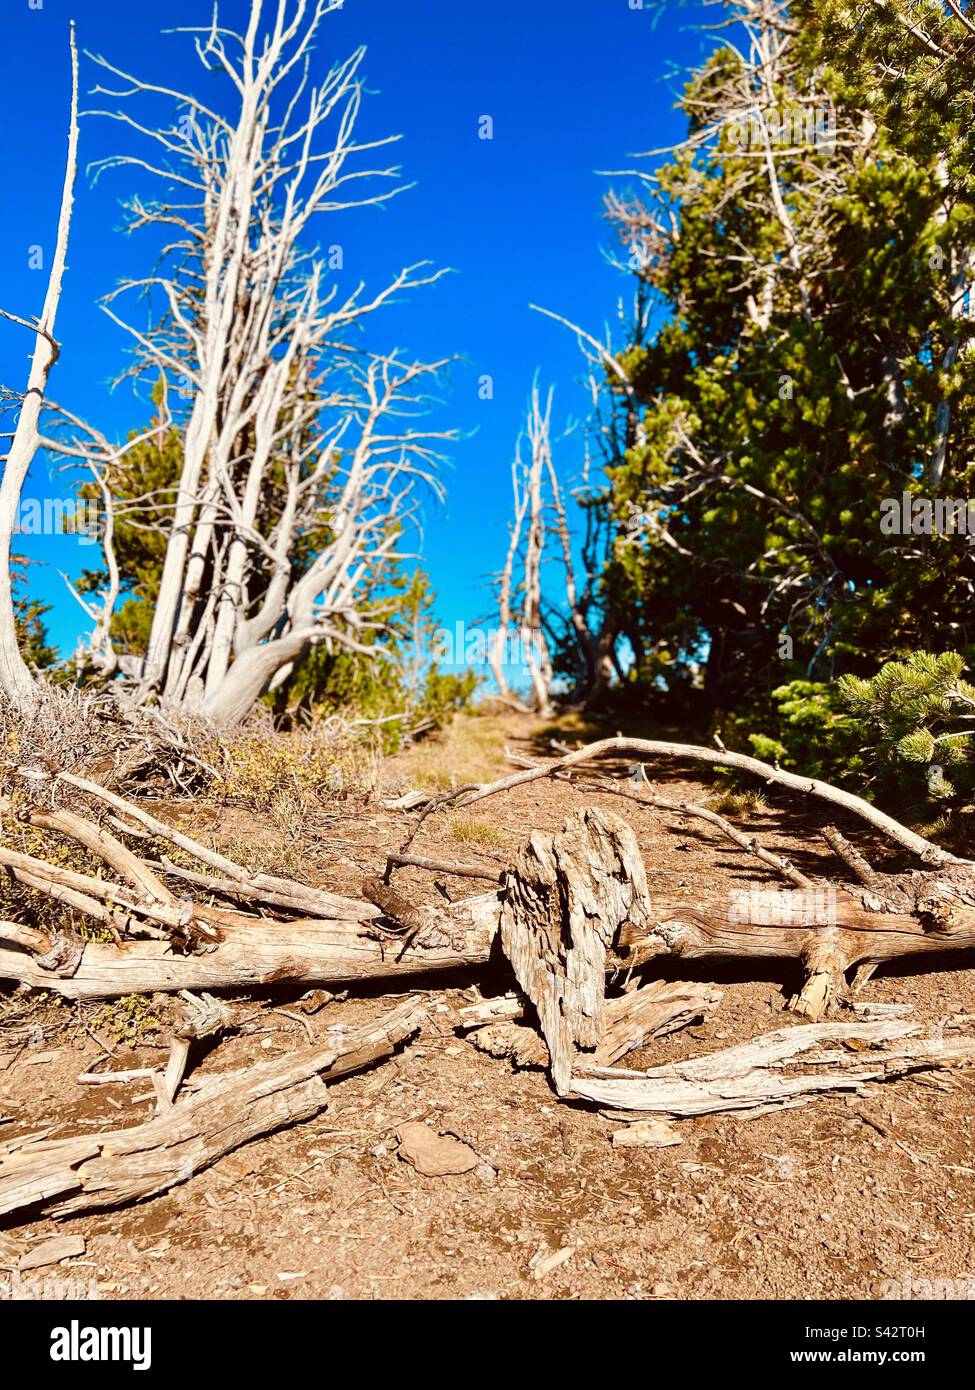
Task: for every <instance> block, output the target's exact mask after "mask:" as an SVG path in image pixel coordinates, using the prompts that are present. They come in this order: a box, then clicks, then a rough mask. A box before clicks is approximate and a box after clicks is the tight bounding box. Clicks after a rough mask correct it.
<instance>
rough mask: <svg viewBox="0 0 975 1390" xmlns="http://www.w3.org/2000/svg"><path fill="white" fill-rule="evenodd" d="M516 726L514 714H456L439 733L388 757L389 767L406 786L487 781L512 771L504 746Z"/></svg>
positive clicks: (436, 786)
mask: <svg viewBox="0 0 975 1390" xmlns="http://www.w3.org/2000/svg"><path fill="white" fill-rule="evenodd" d="M523 725H524V717H523V716H522V717H521V726H522V727H523ZM518 729H519V716H518V715H517V714H508V713H505V714H478V713H475V714H472V715H470V714H458V715H455V717H454V719H453V722H452V723H451V724H449V725H448V726H447V727H446V728H445V729H443V730H441V732H440V733H438V734H436V735H434V736H433V737H431V738H428V739H425V740H424V741H423V742H422V743H418V744H416V745H415V746H414V747H412V748H410V749H407V750H406V751H405V752H404V753H401V754H398V755H397V756H396V757H395V758H393V759H391V760H390V766H391V767H392V768H394V769H395V771H396V772H397V773H398V774H400V775H401V777H402V779H403V781H404V783H405V784H406V785H407V786H411V787H420V788H421V789H423V790H429V789H431V788H433V789H435V790H436V791H450V790H451V789H452V788H454V787H462V786H464V785H465V784H466V783H467V782H489V781H492V780H493V779H494V778H496V777H503V776H504V774H505V773H506V772H511V771H512V768H511V765H510V763H507V762H505V757H504V747H505V744H506V742H508V740H509V739H510V738H511V737H512V736H513V735H514V734H515V733H516V732H517V730H518Z"/></svg>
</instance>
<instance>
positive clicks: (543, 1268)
mask: <svg viewBox="0 0 975 1390" xmlns="http://www.w3.org/2000/svg"><path fill="white" fill-rule="evenodd" d="M575 1253H576V1247H575V1246H574V1245H563V1246H562V1249H561V1250H553V1251H552V1253H551V1255H546V1256H545V1257H544V1259H541V1260H539V1262H538V1264H537V1265H535V1267H534V1268H533V1270H532V1278H533V1279H544V1278H545V1276H546V1274H551V1273H552V1270H553V1269H558V1268H559V1266H560V1265H564V1264H565V1262H566V1260H571V1259H572V1256H573V1255H574V1254H575Z"/></svg>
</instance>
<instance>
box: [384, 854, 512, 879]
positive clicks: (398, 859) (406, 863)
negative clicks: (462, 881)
mask: <svg viewBox="0 0 975 1390" xmlns="http://www.w3.org/2000/svg"><path fill="white" fill-rule="evenodd" d="M400 868H414V869H429V870H430V872H431V873H434V874H452V875H453V876H454V877H455V878H481V879H488V880H489V881H491V882H493V883H497V881H498V879H499V877H500V876H501V870H500V869H479V868H478V867H477V866H476V865H475V864H457V863H455V862H454V861H453V860H449V859H428V858H427V857H426V856H425V855H421V854H390V855H387V857H386V873H387V875H388V874H389V873H390V872H391V871H392V870H393V869H400Z"/></svg>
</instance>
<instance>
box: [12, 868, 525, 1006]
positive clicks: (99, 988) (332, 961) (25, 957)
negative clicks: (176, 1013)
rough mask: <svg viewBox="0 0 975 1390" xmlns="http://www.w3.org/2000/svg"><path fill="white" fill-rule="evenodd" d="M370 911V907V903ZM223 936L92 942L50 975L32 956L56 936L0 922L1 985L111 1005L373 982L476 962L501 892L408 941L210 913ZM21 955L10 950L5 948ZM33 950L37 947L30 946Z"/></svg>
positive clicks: (352, 926)
mask: <svg viewBox="0 0 975 1390" xmlns="http://www.w3.org/2000/svg"><path fill="white" fill-rule="evenodd" d="M363 907H364V908H371V904H368V903H364V904H363ZM206 913H207V919H208V920H209V921H211V922H219V930H220V935H221V939H220V940H219V941H217V942H214V943H213V944H212V945H208V946H205V947H204V948H203V949H197V950H189V949H186V950H181V949H179V948H178V945H177V944H175V943H173V942H170V941H123V942H121V944H119V945H116V944H113V943H111V942H101V941H86V942H84V943H79V944H80V947H81V949H80V955H79V957H78V960H77V965H76V968H75V969H74V972H73V974H71V975H70V976H67V977H65V976H62V975H58V974H56V973H54V972H53V971H52V970H50V969H45V968H44V967H43V966H42V965H41V964H40V962H39V957H38V955H37V954H35V952H36V951H44V950H50V949H51V947H52V946H53V944H54V940H53V938H52V937H50V936H48V935H47V934H46V933H43V932H35V931H30V934H29V936H28V935H25V928H23V927H22V926H20V924H19V923H15V922H3V921H0V979H12V980H19V981H21V982H23V983H24V984H28V985H33V986H34V987H35V988H37V989H50V990H55V991H57V992H58V993H60V994H62V995H64V997H65V998H67V999H111V998H114V997H117V996H118V995H123V994H151V993H153V992H155V991H158V992H160V993H175V992H177V991H179V990H191V991H193V992H194V993H199V992H200V991H207V992H210V993H212V992H213V991H214V990H221V989H253V988H256V987H260V986H265V985H270V984H279V983H282V982H289V983H295V984H308V985H313V984H323V983H330V984H338V985H351V984H356V983H359V982H361V981H362V980H370V979H385V978H388V977H390V976H404V975H416V974H424V973H426V972H427V971H430V970H449V969H456V968H457V967H458V966H464V965H468V966H471V965H480V964H483V963H484V962H485V961H486V960H487V959H488V955H489V953H490V950H491V942H492V940H493V938H494V935H495V932H496V931H497V926H498V918H499V916H500V904H499V901H498V895H497V894H496V893H488V894H486V895H484V896H482V897H477V898H467V899H465V900H464V901H462V902H458V903H451V904H445V905H444V906H443V908H441V909H439V910H438V915H437V919H436V920H437V925H435V926H432V927H430V928H429V930H427V931H425V932H422V933H419V934H417V935H416V936H415V937H414V938H413V939H412V940H411V941H410V942H409V943H408V944H407V945H406V948H405V950H404V948H403V942H402V940H397V939H396V938H395V937H393V938H392V939H391V938H389V937H386V936H383V935H382V934H381V932H380V930H379V929H378V927H377V926H376V924H375V923H372V922H368V921H366V922H353V921H345V922H343V921H338V920H326V919H323V918H304V919H302V918H299V919H296V920H294V921H290V922H279V921H272V920H269V919H266V918H259V917H244V916H243V915H241V914H239V913H225V912H220V913H219V914H218V913H217V910H216V909H213V908H210V909H206ZM8 942H10V943H13V944H14V945H15V946H16V947H19V948H21V949H7V944H6V943H8ZM32 948H33V949H32Z"/></svg>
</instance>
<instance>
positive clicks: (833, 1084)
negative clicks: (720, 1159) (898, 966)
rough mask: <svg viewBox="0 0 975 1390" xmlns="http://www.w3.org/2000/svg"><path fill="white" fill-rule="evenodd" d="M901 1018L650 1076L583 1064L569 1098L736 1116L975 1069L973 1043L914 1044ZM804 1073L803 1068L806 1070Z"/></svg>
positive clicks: (818, 1031)
mask: <svg viewBox="0 0 975 1390" xmlns="http://www.w3.org/2000/svg"><path fill="white" fill-rule="evenodd" d="M919 1031H920V1030H919V1028H918V1026H917V1024H912V1023H907V1022H904V1021H903V1020H900V1019H885V1020H882V1021H880V1022H878V1023H858V1024H852V1025H848V1024H835V1023H807V1024H802V1025H799V1026H797V1027H789V1028H780V1029H778V1030H777V1031H776V1032H774V1033H767V1034H765V1036H764V1037H761V1038H756V1039H754V1040H753V1041H752V1042H748V1043H743V1044H742V1045H741V1046H739V1047H730V1048H725V1049H724V1050H723V1051H721V1052H712V1053H710V1054H709V1055H708V1056H706V1057H694V1058H692V1059H691V1060H690V1061H687V1062H676V1063H672V1064H670V1065H668V1066H663V1067H652V1068H651V1069H650V1070H649V1071H646V1072H636V1071H626V1070H623V1069H622V1068H614V1069H610V1068H598V1067H595V1066H588V1065H587V1064H586V1063H585V1062H579V1063H577V1066H579V1067H580V1068H581V1069H583V1070H585V1071H586V1072H588V1073H589V1074H588V1075H586V1076H582V1075H576V1076H573V1078H572V1083H571V1086H570V1088H569V1095H570V1096H575V1097H578V1098H579V1099H582V1100H588V1101H592V1102H593V1103H595V1104H597V1105H602V1106H607V1107H611V1108H612V1109H613V1111H627V1110H629V1111H638V1112H639V1113H640V1114H641V1115H670V1116H674V1117H687V1116H690V1115H709V1114H715V1113H718V1112H724V1111H732V1112H735V1113H742V1114H745V1115H747V1114H748V1113H749V1112H751V1113H752V1114H757V1113H762V1114H764V1113H766V1112H767V1111H768V1110H770V1109H783V1108H787V1107H792V1106H794V1105H801V1104H803V1103H805V1102H806V1101H808V1100H811V1099H813V1098H814V1097H815V1096H817V1095H820V1094H822V1093H823V1092H827V1091H855V1092H862V1090H863V1088H864V1086H866V1085H867V1083H868V1082H875V1081H887V1080H890V1079H892V1078H894V1077H897V1076H905V1075H908V1074H909V1073H911V1072H918V1071H932V1070H940V1069H943V1068H948V1067H955V1066H973V1065H975V1038H959V1039H955V1040H949V1039H945V1038H941V1037H937V1036H934V1037H929V1038H919V1039H916V1040H914V1039H912V1040H911V1041H909V1042H900V1044H899V1045H898V1046H894V1047H885V1046H883V1044H885V1043H889V1042H891V1041H895V1040H900V1039H905V1038H908V1037H910V1036H911V1035H913V1034H916V1033H917V1032H919ZM827 1043H854V1044H856V1043H866V1044H867V1045H868V1046H867V1048H866V1050H863V1051H859V1050H858V1051H845V1050H833V1051H824V1050H823V1049H824V1045H825V1044H827ZM802 1068H804V1069H802Z"/></svg>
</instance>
